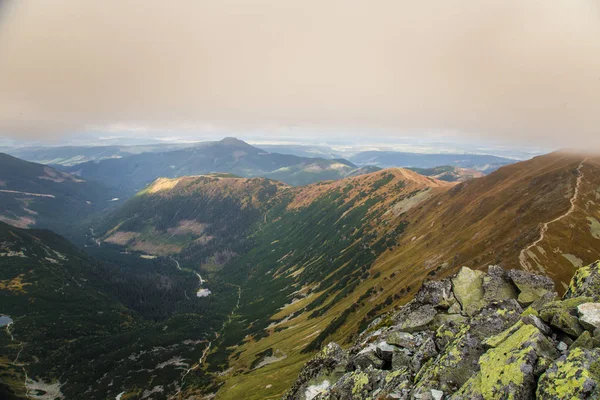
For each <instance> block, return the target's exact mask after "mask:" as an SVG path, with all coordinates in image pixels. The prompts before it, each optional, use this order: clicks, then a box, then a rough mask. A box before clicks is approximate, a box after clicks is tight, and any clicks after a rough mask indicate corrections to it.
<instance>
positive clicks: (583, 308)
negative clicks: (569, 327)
mask: <svg viewBox="0 0 600 400" xmlns="http://www.w3.org/2000/svg"><path fill="white" fill-rule="evenodd" d="M577 313H578V314H579V323H580V324H581V326H583V327H584V328H585V329H589V330H590V331H592V332H593V331H594V330H595V329H598V328H600V303H583V304H580V305H578V306H577Z"/></svg>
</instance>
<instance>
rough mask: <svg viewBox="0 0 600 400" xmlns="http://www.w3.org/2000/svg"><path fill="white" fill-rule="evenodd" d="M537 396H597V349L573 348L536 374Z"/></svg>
mask: <svg viewBox="0 0 600 400" xmlns="http://www.w3.org/2000/svg"><path fill="white" fill-rule="evenodd" d="M536 398H537V399H540V400H542V399H543V400H559V399H598V398H600V350H598V349H593V350H589V349H584V348H580V347H577V348H574V349H573V350H571V351H570V352H569V353H568V354H567V355H565V356H562V357H560V358H559V359H558V360H557V361H556V362H554V363H553V364H552V365H551V366H550V367H549V368H548V369H547V370H546V372H545V373H544V374H543V375H542V376H541V377H540V379H539V382H538V388H537V394H536Z"/></svg>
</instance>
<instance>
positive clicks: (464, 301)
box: [451, 267, 485, 316]
mask: <svg viewBox="0 0 600 400" xmlns="http://www.w3.org/2000/svg"><path fill="white" fill-rule="evenodd" d="M484 275H485V273H484V272H482V271H474V270H472V269H470V268H467V267H462V268H461V269H460V271H459V272H458V274H457V275H456V276H455V277H453V278H452V279H451V281H452V291H453V292H454V296H455V297H456V299H457V300H458V302H459V303H460V305H461V307H462V311H463V313H465V314H466V315H469V316H470V315H473V314H475V312H476V311H477V310H479V308H480V307H481V306H482V305H483V295H484V292H483V277H484Z"/></svg>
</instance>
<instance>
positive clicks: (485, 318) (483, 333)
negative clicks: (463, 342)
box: [469, 299, 523, 340]
mask: <svg viewBox="0 0 600 400" xmlns="http://www.w3.org/2000/svg"><path fill="white" fill-rule="evenodd" d="M522 312H523V309H522V308H521V306H519V303H517V302H516V301H515V300H514V299H509V300H505V301H500V302H494V303H491V304H488V305H486V306H485V307H483V308H482V309H481V310H479V312H478V313H477V314H476V315H474V316H473V317H472V318H471V319H470V320H469V326H470V332H471V334H473V335H475V336H477V337H478V338H479V339H480V340H484V339H485V338H488V337H490V336H492V335H495V334H497V333H499V332H502V331H503V330H505V329H506V328H508V327H509V326H511V325H513V324H514V323H515V322H517V321H518V320H519V318H520V315H521V313H522Z"/></svg>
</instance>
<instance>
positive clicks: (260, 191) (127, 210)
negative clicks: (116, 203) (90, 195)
mask: <svg viewBox="0 0 600 400" xmlns="http://www.w3.org/2000/svg"><path fill="white" fill-rule="evenodd" d="M286 190H289V187H288V186H287V185H285V184H282V183H280V182H276V181H272V180H269V179H265V178H249V179H247V178H239V177H236V176H233V175H227V174H209V175H203V176H192V177H183V178H173V179H169V178H160V179H158V180H156V181H155V182H154V183H152V184H151V185H149V186H148V187H147V188H146V189H144V190H143V191H141V192H140V193H138V194H137V195H136V196H135V197H133V198H132V199H130V200H129V201H127V202H126V203H125V205H124V206H123V207H121V208H120V209H119V210H118V211H116V212H114V213H113V214H111V215H110V216H109V217H107V218H106V220H105V221H104V222H103V224H102V226H101V227H100V228H98V229H97V230H98V231H99V232H102V233H103V234H102V235H103V236H102V240H103V241H104V242H105V243H106V244H113V245H119V246H123V247H125V248H127V249H128V250H130V251H136V252H140V253H144V254H148V255H153V256H176V257H177V259H178V260H180V261H185V262H188V261H189V262H190V263H193V264H194V265H196V266H198V267H200V268H203V269H210V268H211V267H214V268H216V267H218V266H221V265H223V264H225V263H226V262H227V261H229V260H230V259H231V258H232V257H234V256H235V255H236V254H237V253H240V252H242V251H244V245H245V243H244V239H245V237H246V236H247V235H248V233H249V232H248V230H249V228H250V227H251V226H252V225H253V224H255V223H256V222H257V221H258V220H260V219H261V218H263V214H264V213H265V212H266V211H267V209H268V208H269V207H270V206H271V203H272V202H273V200H274V199H275V198H276V197H277V196H278V194H279V193H280V192H282V191H286Z"/></svg>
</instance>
